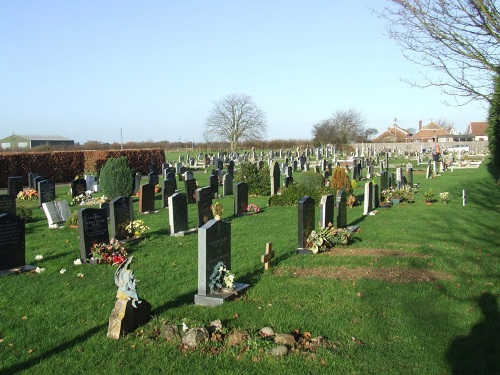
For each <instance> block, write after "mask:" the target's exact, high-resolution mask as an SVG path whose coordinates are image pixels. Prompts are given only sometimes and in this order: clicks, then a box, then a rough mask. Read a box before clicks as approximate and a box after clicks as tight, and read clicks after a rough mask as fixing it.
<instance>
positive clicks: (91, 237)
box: [78, 208, 109, 261]
mask: <svg viewBox="0 0 500 375" xmlns="http://www.w3.org/2000/svg"><path fill="white" fill-rule="evenodd" d="M78 232H79V235H80V259H81V260H82V261H86V260H87V259H90V249H91V248H92V246H93V245H94V244H97V243H109V232H108V218H107V217H106V210H104V209H101V208H81V209H80V210H79V211H78Z"/></svg>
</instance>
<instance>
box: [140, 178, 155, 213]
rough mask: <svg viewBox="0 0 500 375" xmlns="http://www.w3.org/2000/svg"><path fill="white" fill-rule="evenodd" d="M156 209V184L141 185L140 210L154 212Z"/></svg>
mask: <svg viewBox="0 0 500 375" xmlns="http://www.w3.org/2000/svg"><path fill="white" fill-rule="evenodd" d="M154 210H155V186H154V185H153V184H144V185H141V190H140V196H139V212H141V213H142V212H153V211H154Z"/></svg>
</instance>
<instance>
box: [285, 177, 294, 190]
mask: <svg viewBox="0 0 500 375" xmlns="http://www.w3.org/2000/svg"><path fill="white" fill-rule="evenodd" d="M283 184H284V186H285V187H286V188H287V187H289V186H290V185H292V184H293V177H292V176H289V177H285V180H284V181H283Z"/></svg>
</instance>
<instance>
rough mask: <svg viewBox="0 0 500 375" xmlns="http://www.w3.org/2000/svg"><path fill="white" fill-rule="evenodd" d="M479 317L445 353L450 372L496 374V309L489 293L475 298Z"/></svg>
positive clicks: (499, 323) (499, 321) (499, 358)
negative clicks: (467, 331)
mask: <svg viewBox="0 0 500 375" xmlns="http://www.w3.org/2000/svg"><path fill="white" fill-rule="evenodd" d="M476 303H477V305H478V307H479V308H480V309H481V312H482V313H483V320H482V321H481V322H479V323H477V324H476V325H474V326H473V327H472V328H471V330H470V333H469V335H467V336H460V337H457V338H455V339H454V340H453V341H452V343H451V345H450V347H449V348H448V351H447V353H446V359H447V360H448V362H449V363H450V366H451V368H452V371H453V372H452V373H453V374H455V375H456V374H492V375H493V374H500V312H499V310H498V301H497V299H496V297H495V296H493V295H492V294H491V293H483V294H482V295H481V296H480V297H479V298H477V299H476Z"/></svg>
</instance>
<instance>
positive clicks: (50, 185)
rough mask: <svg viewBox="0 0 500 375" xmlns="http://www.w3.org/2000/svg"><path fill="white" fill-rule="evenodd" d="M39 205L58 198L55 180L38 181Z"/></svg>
mask: <svg viewBox="0 0 500 375" xmlns="http://www.w3.org/2000/svg"><path fill="white" fill-rule="evenodd" d="M37 190H38V205H39V206H41V205H42V204H43V203H45V202H52V201H53V200H54V199H56V183H55V182H54V181H53V180H42V181H40V182H39V183H38V189H37Z"/></svg>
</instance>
